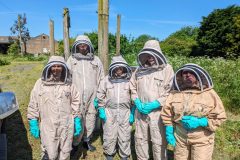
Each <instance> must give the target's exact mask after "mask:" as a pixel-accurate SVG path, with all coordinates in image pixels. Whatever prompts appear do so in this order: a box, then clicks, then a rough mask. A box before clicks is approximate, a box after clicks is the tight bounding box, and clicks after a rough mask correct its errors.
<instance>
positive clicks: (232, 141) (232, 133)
mask: <svg viewBox="0 0 240 160" xmlns="http://www.w3.org/2000/svg"><path fill="white" fill-rule="evenodd" d="M216 144H217V145H215V147H216V149H217V150H218V153H216V154H217V155H218V156H219V158H223V157H224V155H225V157H226V155H228V157H226V158H228V159H238V158H239V157H240V121H232V120H227V121H226V122H225V123H224V124H223V126H222V127H221V128H219V129H218V130H217V134H216Z"/></svg>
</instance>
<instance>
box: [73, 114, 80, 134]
mask: <svg viewBox="0 0 240 160" xmlns="http://www.w3.org/2000/svg"><path fill="white" fill-rule="evenodd" d="M81 131H82V122H81V119H80V118H79V117H75V118H74V136H79V135H80V133H81Z"/></svg>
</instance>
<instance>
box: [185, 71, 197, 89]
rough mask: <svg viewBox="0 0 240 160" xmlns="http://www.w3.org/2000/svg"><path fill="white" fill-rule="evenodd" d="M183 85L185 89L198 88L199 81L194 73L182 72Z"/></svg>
mask: <svg viewBox="0 0 240 160" xmlns="http://www.w3.org/2000/svg"><path fill="white" fill-rule="evenodd" d="M182 78H183V84H184V86H185V87H188V88H193V87H197V86H198V80H197V77H196V75H195V74H194V73H193V72H192V71H188V70H186V71H183V72H182Z"/></svg>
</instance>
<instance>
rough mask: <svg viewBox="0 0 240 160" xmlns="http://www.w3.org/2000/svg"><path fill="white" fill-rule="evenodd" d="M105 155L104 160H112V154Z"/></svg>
mask: <svg viewBox="0 0 240 160" xmlns="http://www.w3.org/2000/svg"><path fill="white" fill-rule="evenodd" d="M105 156H106V160H113V156H110V155H105Z"/></svg>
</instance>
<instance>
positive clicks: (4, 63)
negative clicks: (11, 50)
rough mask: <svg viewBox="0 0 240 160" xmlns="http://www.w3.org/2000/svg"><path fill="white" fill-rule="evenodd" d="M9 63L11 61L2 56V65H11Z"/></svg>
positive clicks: (0, 63) (0, 64)
mask: <svg viewBox="0 0 240 160" xmlns="http://www.w3.org/2000/svg"><path fill="white" fill-rule="evenodd" d="M9 64H11V62H10V61H8V60H7V59H6V58H0V66H4V65H9Z"/></svg>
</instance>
